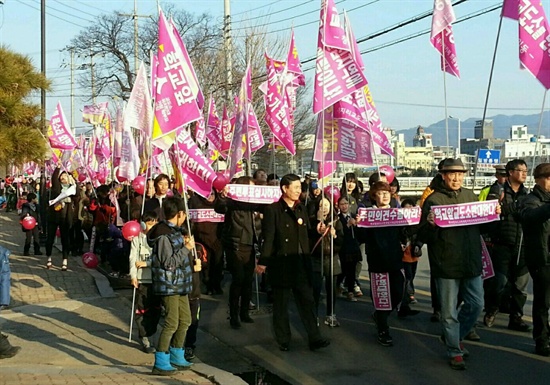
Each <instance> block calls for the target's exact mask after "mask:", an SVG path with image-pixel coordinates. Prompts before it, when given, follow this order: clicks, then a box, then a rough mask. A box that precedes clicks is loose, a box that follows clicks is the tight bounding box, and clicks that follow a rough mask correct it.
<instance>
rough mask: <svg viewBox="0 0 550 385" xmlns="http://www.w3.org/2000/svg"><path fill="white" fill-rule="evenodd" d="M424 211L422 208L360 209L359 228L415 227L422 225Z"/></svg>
mask: <svg viewBox="0 0 550 385" xmlns="http://www.w3.org/2000/svg"><path fill="white" fill-rule="evenodd" d="M421 216H422V209H421V208H420V207H408V208H393V207H392V208H388V209H379V208H372V209H367V208H363V207H362V208H360V209H359V210H358V211H357V226H358V227H393V226H413V225H417V224H419V223H420V217H421Z"/></svg>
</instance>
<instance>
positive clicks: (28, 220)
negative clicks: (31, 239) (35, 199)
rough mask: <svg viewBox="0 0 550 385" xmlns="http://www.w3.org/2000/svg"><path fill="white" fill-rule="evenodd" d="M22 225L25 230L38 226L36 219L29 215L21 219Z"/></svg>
mask: <svg viewBox="0 0 550 385" xmlns="http://www.w3.org/2000/svg"><path fill="white" fill-rule="evenodd" d="M21 226H23V228H24V229H25V230H32V229H34V227H35V226H36V219H34V217H31V216H30V215H28V216H26V217H25V218H23V219H21Z"/></svg>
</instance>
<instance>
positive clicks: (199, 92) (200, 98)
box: [170, 19, 204, 111]
mask: <svg viewBox="0 0 550 385" xmlns="http://www.w3.org/2000/svg"><path fill="white" fill-rule="evenodd" d="M170 24H172V33H173V34H174V38H175V39H176V41H177V42H178V46H179V49H180V50H181V53H182V54H183V57H184V58H185V61H186V62H187V63H188V64H189V72H190V74H191V75H192V76H193V81H194V83H195V86H194V87H196V95H197V105H198V106H199V110H201V111H202V109H203V108H204V94H203V93H202V90H201V88H200V86H199V80H198V79H197V73H196V72H195V68H193V64H192V63H191V59H190V58H189V53H188V52H187V48H186V47H185V44H184V43H183V39H182V38H181V35H180V34H179V32H178V30H177V29H176V25H175V24H174V20H172V19H171V20H170Z"/></svg>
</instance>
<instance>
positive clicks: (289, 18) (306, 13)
mask: <svg viewBox="0 0 550 385" xmlns="http://www.w3.org/2000/svg"><path fill="white" fill-rule="evenodd" d="M311 1H312V0H310V1H306V2H305V3H309V2H311ZM345 1H347V0H341V1H339V2H337V3H335V4H337V5H338V4H341V3H343V2H345ZM378 1H380V0H375V1H372V2H371V3H368V4H364V5H362V6H359V7H358V8H362V7H364V6H366V5H369V4H372V3H376V2H378ZM305 3H301V4H298V5H294V6H292V7H288V8H285V9H282V10H280V11H277V12H273V13H271V14H270V15H273V14H275V13H280V12H283V11H288V10H289V9H294V8H296V7H299V6H300V5H304V4H305ZM312 13H319V9H314V10H313V11H308V12H305V13H302V14H300V15H294V16H291V17H287V18H285V19H281V20H276V21H270V22H267V23H264V24H259V25H256V26H255V27H265V26H268V25H271V24H278V23H282V22H283V21H288V20H293V19H295V18H297V17H302V16H306V15H311V14H312ZM263 17H264V16H255V17H251V18H249V19H245V20H240V21H239V23H244V22H247V21H249V20H254V19H258V18H263ZM315 22H319V19H317V20H316V21H314V23H315ZM246 29H247V27H241V28H231V30H232V31H241V30H246Z"/></svg>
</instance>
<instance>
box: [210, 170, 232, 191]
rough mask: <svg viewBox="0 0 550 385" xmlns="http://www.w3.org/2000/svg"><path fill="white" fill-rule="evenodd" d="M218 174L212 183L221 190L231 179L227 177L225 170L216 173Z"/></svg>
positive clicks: (217, 189)
mask: <svg viewBox="0 0 550 385" xmlns="http://www.w3.org/2000/svg"><path fill="white" fill-rule="evenodd" d="M216 174H217V175H218V176H217V177H216V179H214V183H212V186H214V188H215V189H216V191H221V190H223V188H224V187H225V186H227V184H228V183H229V180H227V177H226V176H225V174H224V173H223V172H218V173H216Z"/></svg>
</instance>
